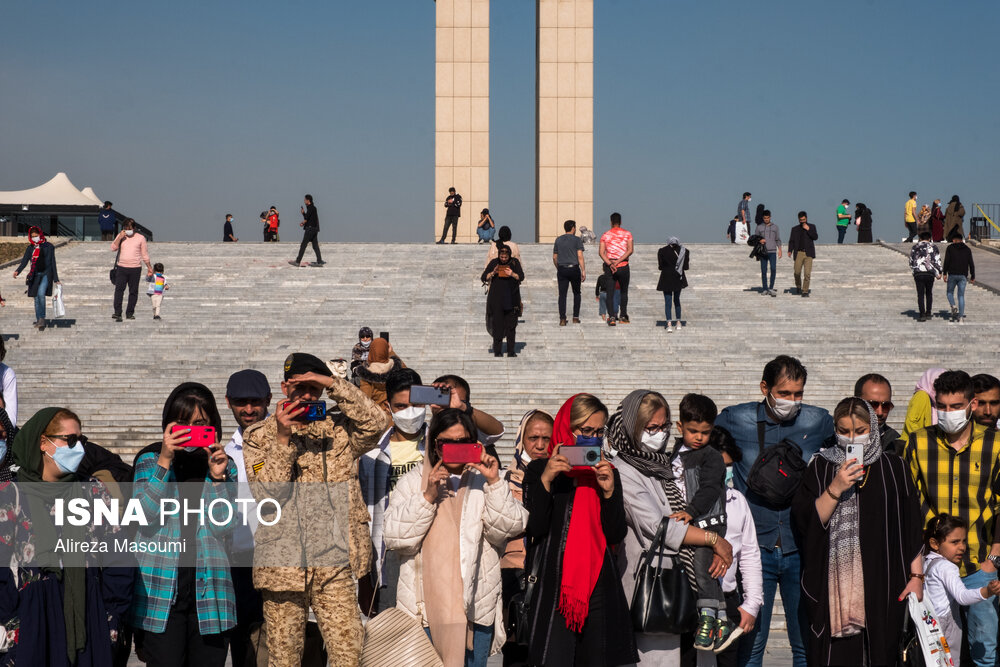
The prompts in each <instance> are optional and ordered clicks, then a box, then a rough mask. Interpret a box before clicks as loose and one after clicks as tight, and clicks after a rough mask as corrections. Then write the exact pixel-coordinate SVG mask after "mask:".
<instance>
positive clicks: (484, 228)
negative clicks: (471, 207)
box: [476, 208, 509, 243]
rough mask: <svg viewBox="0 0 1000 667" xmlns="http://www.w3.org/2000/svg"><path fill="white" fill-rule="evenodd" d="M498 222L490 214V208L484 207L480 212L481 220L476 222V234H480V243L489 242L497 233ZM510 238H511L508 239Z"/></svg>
mask: <svg viewBox="0 0 1000 667" xmlns="http://www.w3.org/2000/svg"><path fill="white" fill-rule="evenodd" d="M496 228H497V226H496V223H494V222H493V216H491V215H490V209H488V208H484V209H483V210H482V211H480V212H479V222H478V223H477V224H476V234H477V235H478V236H479V241H478V242H479V243H489V242H490V241H492V240H493V236H494V235H496ZM508 240H509V239H508Z"/></svg>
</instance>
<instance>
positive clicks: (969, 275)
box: [941, 228, 976, 324]
mask: <svg viewBox="0 0 1000 667" xmlns="http://www.w3.org/2000/svg"><path fill="white" fill-rule="evenodd" d="M942 271H943V275H942V278H941V279H942V280H944V281H945V283H947V285H948V304H949V305H951V321H952V322H957V323H958V324H961V323H962V320H963V319H965V284H966V283H967V282H969V283H973V284H975V282H976V262H975V260H973V258H972V249H971V248H969V246H967V245H965V239H963V238H962V230H961V229H955V228H952V230H951V235H950V236H949V237H948V248H947V249H946V250H945V251H944V266H943V267H942ZM956 289H957V290H958V304H957V305H956V304H955V290H956Z"/></svg>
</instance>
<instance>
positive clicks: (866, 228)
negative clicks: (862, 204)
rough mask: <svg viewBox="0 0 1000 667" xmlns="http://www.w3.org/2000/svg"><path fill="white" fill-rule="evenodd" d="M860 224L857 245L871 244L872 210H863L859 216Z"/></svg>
mask: <svg viewBox="0 0 1000 667" xmlns="http://www.w3.org/2000/svg"><path fill="white" fill-rule="evenodd" d="M859 217H860V218H861V222H860V224H859V225H858V243H871V242H872V210H871V209H870V208H865V210H864V211H862V212H861V215H860V216H859Z"/></svg>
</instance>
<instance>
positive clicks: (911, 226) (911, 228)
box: [903, 222, 917, 243]
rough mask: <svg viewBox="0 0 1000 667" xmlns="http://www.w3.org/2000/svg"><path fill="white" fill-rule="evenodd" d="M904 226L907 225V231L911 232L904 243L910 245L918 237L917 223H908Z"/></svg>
mask: <svg viewBox="0 0 1000 667" xmlns="http://www.w3.org/2000/svg"><path fill="white" fill-rule="evenodd" d="M903 224H905V225H906V231H908V232H909V234H907V235H906V241H904V243H909V242H910V241H912V240H913V239H914V238H915V237H916V236H917V223H915V222H906V223H903Z"/></svg>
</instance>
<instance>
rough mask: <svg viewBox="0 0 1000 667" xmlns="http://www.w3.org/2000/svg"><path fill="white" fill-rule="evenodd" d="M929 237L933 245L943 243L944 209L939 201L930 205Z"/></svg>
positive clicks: (936, 200)
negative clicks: (932, 240)
mask: <svg viewBox="0 0 1000 667" xmlns="http://www.w3.org/2000/svg"><path fill="white" fill-rule="evenodd" d="M931 236H932V238H933V239H934V243H940V242H941V241H944V209H943V208H941V200H940V199H935V200H934V203H933V204H932V205H931Z"/></svg>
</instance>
